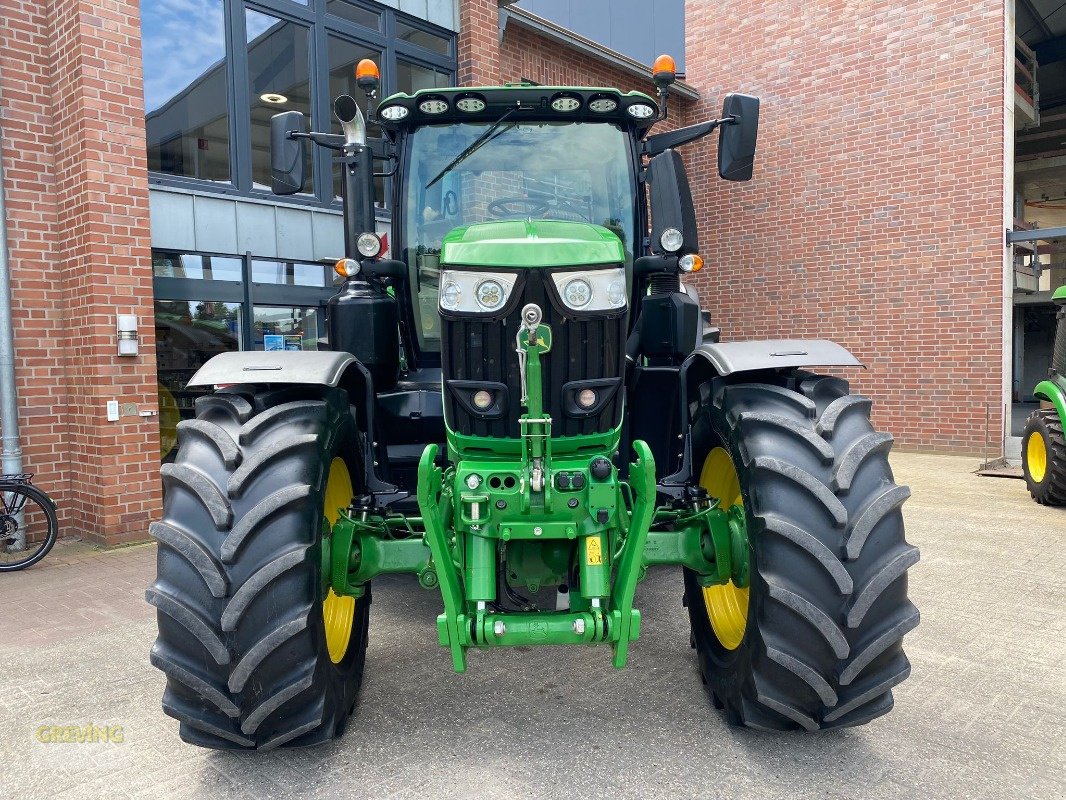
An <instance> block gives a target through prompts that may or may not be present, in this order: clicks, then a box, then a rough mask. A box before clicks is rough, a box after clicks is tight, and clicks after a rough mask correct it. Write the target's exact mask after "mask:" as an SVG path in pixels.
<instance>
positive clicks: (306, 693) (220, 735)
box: [146, 387, 370, 750]
mask: <svg viewBox="0 0 1066 800" xmlns="http://www.w3.org/2000/svg"><path fill="white" fill-rule="evenodd" d="M196 410H197V414H196V419H194V420H188V421H185V422H182V423H181V424H179V425H178V428H177V436H178V452H177V456H176V458H175V461H174V463H173V464H165V465H163V467H162V469H161V473H162V477H163V483H164V487H165V489H166V495H165V499H164V504H163V517H162V519H161V520H160V521H159V522H155V523H153V524H152V526H151V534H152V536H153V537H154V538H155V539H156V540H158V542H159V555H158V567H157V578H156V580H155V582H154V583H153V584H152V585H151V587H150V588H149V589H148V591H147V593H146V597H147V600H148V602H149V603H151V604H152V605H153V606H155V607H156V609H157V611H158V614H157V616H158V624H159V635H158V638H157V639H156V642H155V644H154V645H153V647H152V652H151V662H152V664H153V665H155V666H156V667H158V668H159V669H161V670H162V671H163V672H164V673H165V674H166V676H167V685H166V690H165V691H164V694H163V710H164V712H165V713H167V714H168V715H170V716H172V717H174V718H175V719H177V720H179V721H180V722H181V726H180V735H181V738H182V739H184V740H185V741H187V742H190V743H192V744H196V745H200V746H203V747H210V748H216V749H260V750H268V749H272V748H275V747H279V746H282V745H284V746H287V747H296V746H305V745H313V744H318V743H321V742H325V741H328V740H329V739H331V738H333V737H334V736H339V735H340V734H341V732H342V731H343V729H344V726H345V723H346V721H347V719H348V716H349V714H350V713H351V711H352V708H353V706H354V704H355V701H356V695H357V692H358V689H359V686H360V683H361V682H362V676H363V664H364V659H365V654H366V642H367V624H368V611H369V604H370V595H369V587H368V592H367V594H366V595H365V596H364V597H363V598H361V599H359V600H358V601H351V599H350V598H336V599H337V600H340V601H342V602H341V603H340V604H339V605H338V604H337V602H336V601H335V600H334V599H333V598H335V597H336V596H333V595H332V593H331V592H330V591H329V590H328V582H327V579H326V575H325V574H324V573H325V568H324V565H323V557H322V548H323V541H322V539H323V534H324V532H325V531H326V530H328V526H327V523H328V522H332V521H335V519H336V514H337V507H343V506H347V505H348V504H349V503H350V501H351V498H352V494H353V487H352V485H351V476H356V475H359V474H360V473H359V471H358V469H357V467H358V464H357V462H356V461H354V460H353V459H355V458H357V456H356V454H357V453H359V452H360V448H359V447H358V446H357V438H358V434H357V432H356V430H355V425H354V422H353V419H352V415H351V412H350V409H349V405H348V397H347V393H345V392H344V391H342V390H338V389H324V388H319V387H286V388H281V389H265V390H263V389H261V390H253V389H251V388H249V387H236V388H234V389H229V390H223V391H222V392H219V393H216V394H214V395H209V396H207V397H202V398H199V399H198V400H197V405H196ZM345 477H347V483H345V481H344V479H345ZM349 601H350V602H349ZM338 617H339V621H338ZM338 631H339V633H338ZM331 650H332V651H333V652H332V653H331Z"/></svg>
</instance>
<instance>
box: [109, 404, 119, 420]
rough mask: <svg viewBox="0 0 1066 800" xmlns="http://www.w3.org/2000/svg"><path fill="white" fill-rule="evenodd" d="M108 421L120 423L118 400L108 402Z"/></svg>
mask: <svg viewBox="0 0 1066 800" xmlns="http://www.w3.org/2000/svg"><path fill="white" fill-rule="evenodd" d="M107 421H108V422H118V400H108V401H107Z"/></svg>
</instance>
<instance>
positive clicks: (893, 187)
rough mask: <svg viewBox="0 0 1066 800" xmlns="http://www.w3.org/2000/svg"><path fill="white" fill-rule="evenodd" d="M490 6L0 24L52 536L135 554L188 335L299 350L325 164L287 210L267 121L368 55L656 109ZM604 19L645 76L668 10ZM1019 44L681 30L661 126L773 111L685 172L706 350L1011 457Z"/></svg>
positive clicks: (256, 6)
mask: <svg viewBox="0 0 1066 800" xmlns="http://www.w3.org/2000/svg"><path fill="white" fill-rule="evenodd" d="M611 2H614V0H597V2H596V3H592V4H589V5H587V6H582V9H583V10H581V12H580V13H581V14H585V15H586V18H587V17H588V15H589V14H592V13H593V12H594V11H596V9H599V7H600V6H604V7H607V6H610V3H611ZM679 4H680V0H675V3H674V5H677V6H678V7H680V6H679ZM499 5H500V4H499V3H497V2H496V0H455V2H452V0H446V1H445V2H440V1H439V0H387V1H386V2H382V3H375V2H373V1H372V0H248V1H247V2H242V0H196V2H194V3H189V2H180V3H179V2H177V0H141V2H140V3H138V2H136V0H94V2H76V1H75V0H50V2H47V3H39V2H29V1H28V0H0V127H2V145H3V166H4V181H5V189H6V192H7V231H8V239H9V251H10V253H9V254H10V263H11V267H12V271H13V276H14V280H13V286H12V289H13V294H14V306H15V314H14V319H13V322H14V327H15V332H16V347H17V363H16V373H17V384H18V387H17V388H18V396H19V408H20V415H21V417H20V422H21V433H22V437H21V439H22V448H23V459H24V462H25V464H26V469H27V470H31V471H33V472H35V473H36V477H35V482H37V483H39V484H40V485H42V486H43V487H45V488H46V489H47V490H48V491H49V492H51V493H52V494H53V495H54V496H55V498H56V499H57V501H58V502H59V504H60V507H61V509H62V514H63V524H64V531H65V532H66V533H71V534H73V533H77V534H81V535H84V536H88V537H91V538H94V539H96V540H99V541H105V542H107V543H118V542H122V541H128V540H134V539H141V538H144V536H145V531H146V527H147V521H148V519H149V518H151V517H152V516H153V515H154V514H156V512H157V511H158V509H159V505H160V485H159V478H158V467H159V463H160V455H161V445H160V416H159V414H160V412H161V414H162V418H163V420H164V437H163V438H164V442H163V445H162V450H164V451H165V450H166V449H168V443H167V441H166V438H167V432H166V431H167V425H168V423H167V420H168V419H171V418H173V417H174V415H175V414H177V413H179V412H180V410H181V408H182V407H183V406H182V404H183V403H184V402H185V399H184V398H183V397H182V396H181V392H180V385H181V382H182V378H183V376H184V377H187V374H186V373H188V369H189V368H191V366H193V364H192V363H191V362H190V361H189V359H188V358H187V356H186V355H185V351H184V350H181V348H182V347H185V348H186V350H187V349H188V348H189V347H190V345H188V340H189V337H192V336H193V335H194V333H190V326H191V323H190V319H193V320H195V322H196V323H197V325H196V326H192V327H196V331H199V334H203V332H204V331H205V330H208V331H210V332H211V333H210V335H209V336H208V337H207V339H206V340H204V341H201V342H200V344H199V345H197V347H198V351H197V352H198V353H200V355H203V356H206V355H210V352H213V348H214V349H218V348H223V349H224V348H225V347H238V346H239V347H261V346H263V342H264V341H265V338H264V337H266V336H282V337H289V338H293V337H302V339H300V338H298V339H297V344H300V343H301V342H302V343H303V346H307V345H308V342H311V346H313V343H314V337H313V336H312V335H311V334H309V333H308V330H309V328H313V326H314V325H315V324H317V322H316V319H317V317H316V314H318V309H319V308H320V305H319V304H320V302H324V300H322V298H324V297H328V294H329V293H330V292H331V291H332V289H331V286H330V280H329V277H328V276H326V277H323V276H322V274H321V270H322V269H323V268H322V267H321V264H318V263H317V262H318V260H319V259H321V258H323V257H324V256H326V255H329V254H331V253H332V252H333V251H334V250H335V242H336V240H337V238H338V236H339V229H340V226H339V220H338V218H337V205H336V202H335V199H334V195H335V190H334V186H333V182H332V177H331V172H330V170H329V166H328V162H325V161H322V162H315V164H314V180H313V184H314V189H313V191H312V192H311V193H309V194H308V195H307V196H298V197H297V198H295V199H293V200H291V201H284V202H279V201H278V200H277V199H275V198H272V197H270V196H269V194H267V193H265V192H264V191H263V189H262V181H261V179H260V176H261V175H262V170H263V164H264V158H265V155H264V154H265V142H264V140H263V136H262V134H263V131H264V130H265V129H264V125H265V120H266V119H268V117H269V114H270V113H273V112H274V111H276V110H277V108H276V107H274V106H272V105H271V104H273V103H278V102H281V101H285V102H286V103H289V104H291V105H294V106H295V107H297V108H299V109H300V110H306V112H307V113H309V114H310V115H311V116H312V119H313V120H314V119H315V118H316V117H317V118H318V119H319V120H323V119H326V118H327V117H328V106H327V105H326V104H327V102H328V97H329V96H330V95H331V94H336V93H339V91H343V90H344V89H345V86H346V83H345V81H347V80H350V79H349V78H348V77H347V76H348V75H350V72H351V69H350V67H351V64H352V63H354V60H355V59H357V58H358V57H363V56H364V55H370V56H372V57H375V58H378V59H380V61H381V63H382V67H383V73H384V75H383V78H384V82H385V88H386V90H387V91H388V90H400V91H407V90H413V89H417V88H424V87H425V86H433V85H437V86H440V85H446V84H447V83H450V82H452V81H456V80H457V81H459V82H462V83H464V84H493V83H498V82H501V81H514V80H519V79H522V78H527V79H532V80H534V81H537V82H540V83H545V84H564V85H565V84H599V85H617V86H619V87H620V88H623V89H642V90H645V91H647V90H649V88H650V75H649V71H648V70H647V68H646V67H645V66H643V65H642V63H641V59H637V58H634V57H633V56H632V55H630V54H626V53H621V52H617V51H615V50H613V49H612V48H611V47H609V46H607V45H609V44H614V43H616V42H615V40H614V39H613V38H611V37H607V36H605V37H598V36H595V37H593V38H596V39H597V41H594V40H593V38H590V34H589V32H588V31H589V29H588V25H587V24H586V23H582V25H584V26H585V27H582V25H579V24H578V22H579V20H578V19H577V16H578V14H579V12H578V11H577V10H574V9H577V8H578V6H580V5H581V4H576V5H574V4H571V5H572V9H571V13H572V15H573V30H572V29H569V27H568V25H567V24H566V23H567V19H564V18H562V17H559V16H558V15H556V17H557V18H556V20H555V21H552V20H551V19H547V18H545V17H541V16H539V15H538V14H537V13H533V12H534V11H541V10H543V8H547V7H550V6H552V5H553V4H552V3H549V2H545V1H544V0H541V1H540V2H535V1H534V0H529V1H528V2H527V1H526V0H520V2H519V3H518V4H517V5H514V4H510V3H506V2H505V3H503V4H502V5H503V6H504V7H503V8H500V7H499ZM565 5H566V4H565V3H562V2H559V3H555V4H554V6H557V7H559V8H562V7H563V6H565ZM622 5H626V6H627V7H628V6H632V9H630V10H631V11H632V13H633V14H634V15H635V16H634V17H633V28H632V30H628V31H626V32H622V33H619V34H617V35H618V36H622V37H623V38H622V39H619V41H621V42H622V45H625V46H626V47H628V46H629V45H627V44H626V42H628V41H630V39H625V38H624V37H625V36H629V37H631V39H632V38H633V37H636V39H641V37H644V38H646V39H647V41H648V47H649V48H650V47H651V42H652V38H653V32H654V31H655V25H654V24H649V19H650V18H649V19H645V18H644V17H641V16H639V15H641V14H655V15H659V14H665V13H666V12H665V11H663V10H662V9H665V8H666V7H667V6H668V5H669V2H668V0H655V2H654V3H644V4H637V3H633V4H630V3H622ZM182 8H186V9H187V8H193V9H195V10H196V13H198V14H200V15H201V17H200V18H199V19H198V24H197V25H195V26H191V27H190V26H189V25H188V24H186V23H183V21H182V18H181V17H180V16H179V12H180V11H181V9H182ZM531 9H532V10H531ZM544 13H545V14H547V12H544ZM562 13H563V12H561V11H560V12H559V14H562ZM597 13H598V12H597ZM658 19H659V18H658V16H656V17H655V19H650V22H655V21H656V20H658ZM660 22H661V20H660ZM662 27H663V26H662V25H661V24H660V28H662ZM668 27H669V28H670V29H671V30H673V31H674V32H676V28H677V26H676V25H670V26H668ZM577 29H580V30H582V31H584V33H575V32H574V30H577ZM671 30H667V31H666V32H665V33H663V32H662V31H661V30H660V31H659V32H658V33H655V34H654V36H656V37H661V36H669V35H670V34H671ZM645 32H647V33H646V35H645ZM612 36H613V34H612ZM655 41H656V42H657V41H659V39H655ZM1013 41H1014V19H1013V16H1011V14H1010V11H1009V9H1008V8H1007V7H1006V6H1005V4H1004V3H1002V2H998V0H997V2H990V3H978V4H976V5H975V4H972V3H969V4H965V3H958V2H947V1H946V0H945V2H924V3H917V2H905V3H899V2H896V3H889V2H881V1H880V0H878V1H877V2H864V3H855V2H852V3H836V4H830V5H824V4H823V5H820V6H818V5H817V4H816V5H815V6H811V5H810V4H806V5H804V4H795V3H783V2H777V1H776V0H770V1H769V2H764V3H755V4H751V3H744V4H741V3H738V2H720V3H714V4H709V3H702V2H700V3H697V2H693V0H689V2H688V3H687V4H686V6H685V12H684V43H685V44H684V50H685V52H684V53H683V54H682V53H677V54H676V55H677V56H678V58H679V62H680V61H681V59H682V58H684V60H685V73H686V79H685V81H684V82H683V83H681V84H679V85H678V87H677V91H675V93H674V95H673V100H672V107H671V110H670V113H671V123H670V124H689V123H692V122H696V121H699V120H702V119H706V118H708V117H711V116H717V111H718V109H719V107H720V103H721V99H722V96H723V95H724V94H725V93H726V92H727V91H730V90H738V91H744V92H749V93H753V94H757V95H759V96H761V98H762V100H763V107H762V120H761V129H760V136H759V139H760V150H759V155H758V157H757V164H756V171H755V176H754V179H753V180H752V181H751V182H750V183H746V184H729V183H725V182H722V181H720V180H718V178H717V176H716V174H715V168H714V164H715V153H714V147H715V145H714V142H713V140H707V141H706V142H704V143H702V144H699V145H690V146H688V147H686V149H685V150H684V151H683V152H684V155H685V158H686V161H687V163H688V165H689V171H690V178H691V180H692V183H693V191H694V195H695V196H696V198H697V206H698V213H699V220H700V224H701V232H700V233H701V241H702V243H703V254H704V257H705V259H706V261H707V264H708V266H707V267H706V268H705V269H704V271H703V272H702V273H700V275H699V276H698V278H697V280H696V284H697V286H698V289H699V292H700V295H701V299H702V301H703V305H704V306H705V307H707V308H709V309H711V310H712V312H713V313H714V315H715V318H716V321H717V323H718V324H720V325H721V327H722V328H723V332H724V335H725V336H726V337H727V338H741V337H766V336H775V335H787V336H822V337H826V338H833V339H836V340H837V341H840V342H841V343H842V344H844V345H845V346H847V347H849V348H851V349H852V350H853V351H854V352H855V353H856V354H857V355H858V356H859V357H860V358H861V359H862V360H863V361H864V362H865V364H866V365H867V366H868V368H869V369H868V370H867V371H866V372H864V373H862V374H861V375H859V376H855V380H856V382H857V384H858V386H859V387H860V389H861V390H862V391H863V392H865V393H868V394H869V395H871V396H872V397H873V398H874V399H875V401H876V403H875V413H876V416H877V419H878V422H879V424H880V425H881V426H882V427H884V428H886V429H888V430H889V431H891V432H892V433H894V434H895V435H896V437H897V442H898V443H899V445H900V446H902V447H906V448H912V449H928V450H937V451H944V452H959V453H967V454H984V453H989V452H994V453H995V454H997V455H998V454H999V453H1000V452H1001V451H1002V449H1003V442H1004V436H1005V435H1006V434H1008V433H1009V430H1007V429H1006V425H1007V423H1006V415H1005V410H1006V408H1007V405H1008V404H1009V403H1010V400H1011V383H1012V375H1011V368H1010V367H1011V362H1010V359H1011V353H1010V343H1011V325H1012V321H1011V296H1012V295H1011V292H1012V288H1013V287H1012V277H1011V275H1012V269H1011V258H1010V256H1011V253H1010V252H1009V251H1008V249H1007V248H1006V247H1005V245H1004V232H1005V229H1007V228H1010V227H1012V224H1013V218H1014V215H1013V208H1012V202H1011V201H1012V198H1013V188H1012V180H1013V169H1012V167H1013V163H1012V147H1013V136H1012V134H1013V124H1014V122H1013V101H1012V96H1011V92H1012V85H1013V70H1011V74H1010V75H1008V65H1012V64H1013V55H1014V51H1013V46H1010V47H1009V48H1008V44H1009V43H1013ZM282 45H283V47H282ZM622 45H618V46H620V47H621V46H622ZM190 52H192V53H193V54H196V53H200V55H199V56H198V57H199V59H200V60H199V61H196V59H195V58H194V57H193V56H192V55H190ZM281 52H285V53H289V54H292V53H295V54H296V55H295V56H291V55H290V56H289V57H291V58H295V61H294V62H293V63H294V64H295V67H293V68H291V69H289V72H291V73H292V74H290V75H288V78H287V81H288V82H287V83H285V84H284V85H283V86H282V85H280V84H278V83H277V81H278V80H280V79H279V78H278V77H277V75H276V71H275V73H270V74H268V71H267V70H266V69H265V67H264V66H263V65H264V63H266V61H267V59H265V57H264V56H265V55H267V54H271V55H272V56H275V57H276V56H277V54H278V53H281ZM641 53H642V54H643V51H641ZM642 58H643V55H642ZM643 60H644V62H645V63H646V59H643ZM270 63H275V62H274V61H271V62H270ZM181 69H186V73H183V72H181ZM272 81H274V82H273V83H272ZM194 96H198V97H199V98H201V99H203V98H208V97H210V98H212V102H200V103H195V104H194V103H191V102H189V100H188V98H189V97H194ZM279 97H280V98H281V100H280V101H279V100H277V98H279ZM204 109H210V110H211V113H210V114H208V113H207V112H206V111H204ZM146 119H147V122H146ZM381 211H382V219H385V218H387V216H388V211H389V210H388V209H387V208H382V210H381ZM264 231H266V232H268V235H264ZM316 270H319V271H318V272H316ZM294 298H295V299H294ZM290 312H291V313H290ZM118 314H133V315H136V316H137V318H138V322H139V324H138V334H139V352H138V355H137V356H134V357H128V356H119V355H117V349H116V348H117V333H116V316H117V315H118ZM318 316H319V317H320V314H318ZM153 322H154V323H155V324H154V325H153ZM197 326H198V327H197ZM294 332H295V333H294ZM199 334H197V335H199ZM182 337H185V338H184V339H183V338H182ZM201 338H203V337H201ZM182 343H183V344H182ZM220 343H221V344H220ZM227 343H228V344H227ZM179 351H180V352H179ZM183 359H184V360H183ZM109 400H117V401H118V403H119V407H120V412H119V416H118V419H117V420H111V421H109V420H108V419H107V416H106V405H107V402H108V401H109Z"/></svg>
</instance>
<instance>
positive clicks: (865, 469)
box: [686, 371, 919, 731]
mask: <svg viewBox="0 0 1066 800" xmlns="http://www.w3.org/2000/svg"><path fill="white" fill-rule="evenodd" d="M774 381H779V382H780V385H778V384H777V383H774ZM848 392H849V389H848V384H847V382H846V381H844V380H842V379H840V378H836V377H831V376H819V375H813V374H810V373H805V372H801V371H796V372H793V373H791V374H790V375H788V374H786V375H784V376H783V377H778V376H773V375H767V383H765V384H763V383H754V382H751V381H750V379H749V382H746V383H736V384H730V383H729V379H728V378H725V379H722V378H717V379H713V380H712V381H711V382H710V383H709V384H708V385H707V386H706V387H704V388H701V397H702V398H703V400H702V402H701V404H700V406H699V408H698V409H697V412H696V415H695V419H694V421H693V431H694V433H693V436H694V438H695V437H697V433H696V431H697V430H702V431H707V432H708V433H703V434H699V435H702V436H705V437H707V436H709V437H710V438H709V440H708V441H709V442H710V444H707V445H705V446H706V447H708V448H709V447H710V446H717V445H715V441H717V442H719V443H722V444H725V446H727V448H729V449H730V450H731V454H732V455H733V458H734V462H735V463H736V464H737V468H738V471H739V472H740V475H741V484H742V491H743V492H744V502H745V508H746V510H747V512H748V526H749V534H750V535H751V536H752V537H753V541H754V542H755V545H754V547H755V553H754V555H755V560H754V561H753V563H752V588H751V593H752V594H751V597H752V600H751V601H750V602H751V603H753V605H752V612H751V613H752V617H751V618H749V633H748V634H747V635H746V638H745V641H744V643H742V644H741V648H740V650H738V651H724V650H721V648H720V645H717V641H716V640H715V639H714V634H713V632H712V631H711V629H710V625H709V623H708V622H707V616H706V610H705V608H704V605H703V603H702V601H701V600H699V597H698V595H696V594H694V593H695V592H696V590H697V588H698V587H697V584H696V582H695V576H694V574H692V573H688V574H686V592H687V594H686V604H687V606H688V609H689V614H690V618H691V619H692V631H693V640H694V642H695V643H696V650H697V657H698V660H699V663H700V672H701V675H703V676H704V678H705V682H706V684H707V688H708V691H709V692H710V693H711V695H712V700H713V702H714V703H715V705H716V706H720V707H724V710H725V712H726V715H727V718H728V719H729V721H730V722H731V723H733V724H740V725H744V726H747V727H752V728H759V729H766V730H790V729H791V730H795V729H803V730H808V731H813V730H819V729H823V728H838V727H848V726H852V725H860V724H863V723H865V722H868V721H870V720H872V719H875V718H876V717H878V716H881V715H882V714H884V713H886V712H887V711H888V710H890V709H891V708H892V704H893V698H892V689H893V688H894V687H895V686H897V685H898V684H899V683H900V682H901V681H903V680H904V679H905V678H906V677H907V676H908V675H909V674H910V663H909V661H908V660H907V657H906V655H905V654H904V652H903V649H902V640H903V637H904V636H905V635H906V634H907V633H909V632H910V631H912V630H914V628H915V627H916V626H917V625H918V622H919V613H918V609H917V608H915V607H914V605H913V604H912V603H911V602H910V601H909V600H908V599H907V597H906V576H907V571H908V569H909V568H910V567H911V566H913V565H914V564H915V563H916V562H917V561H918V559H919V553H918V549H917V548H915V547H913V546H911V545H909V544H908V543H907V542H906V540H905V538H904V531H903V517H902V504H903V503H904V501H905V500H906V499H907V498H908V497H909V496H910V491H909V490H908V489H907V488H906V487H903V486H897V485H896V484H895V483H894V481H893V477H892V472H891V468H890V467H889V465H888V453H889V450H890V448H891V445H892V437H891V436H890V435H888V434H886V433H881V432H878V431H876V430H874V428H873V427H872V425H871V424H870V421H869V417H870V412H871V407H872V404H871V403H870V401H869V400H868V399H867V398H865V397H861V396H858V395H851V394H849V393H848ZM756 426H758V427H756ZM753 434H754V435H753ZM815 437H816V438H817V439H818V440H820V441H821V442H823V443H824V445H825V448H826V449H825V450H823V449H822V447H818V446H813V445H812V439H814V438H815ZM826 455H828V457H826ZM698 463H699V462H698V461H697V465H698ZM694 598H695V599H694ZM701 615H702V616H701ZM715 646H717V647H718V648H719V649H718V650H717V651H715V650H714V647H715ZM737 653H740V655H737ZM731 670H733V671H732V672H731Z"/></svg>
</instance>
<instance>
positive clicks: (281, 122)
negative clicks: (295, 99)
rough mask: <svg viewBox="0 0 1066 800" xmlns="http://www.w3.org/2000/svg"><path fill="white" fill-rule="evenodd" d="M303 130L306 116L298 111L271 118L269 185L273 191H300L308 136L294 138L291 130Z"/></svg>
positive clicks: (296, 131)
mask: <svg viewBox="0 0 1066 800" xmlns="http://www.w3.org/2000/svg"><path fill="white" fill-rule="evenodd" d="M306 132H307V126H306V120H305V119H304V115H303V114H301V113H300V112H299V111H285V112H283V113H281V114H275V115H274V116H272V117H271V118H270V189H271V191H272V192H274V194H296V193H297V192H302V191H303V188H304V162H305V160H306V157H307V156H306V148H307V144H306V142H307V140H306V139H293V138H292V137H291V136H290V134H292V133H306Z"/></svg>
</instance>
